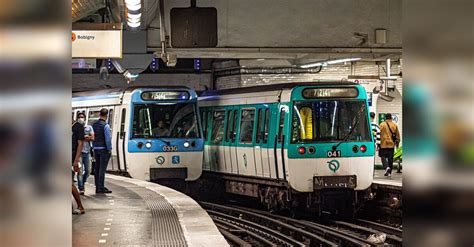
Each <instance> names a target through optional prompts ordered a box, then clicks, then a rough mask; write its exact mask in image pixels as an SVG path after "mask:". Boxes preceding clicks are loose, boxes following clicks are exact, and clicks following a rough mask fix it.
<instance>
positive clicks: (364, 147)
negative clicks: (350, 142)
mask: <svg viewBox="0 0 474 247" xmlns="http://www.w3.org/2000/svg"><path fill="white" fill-rule="evenodd" d="M359 150H360V151H361V152H362V153H365V152H367V146H365V145H362V146H360V147H359V146H357V145H354V146H352V152H354V153H357V152H359Z"/></svg>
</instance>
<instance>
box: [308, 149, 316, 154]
mask: <svg viewBox="0 0 474 247" xmlns="http://www.w3.org/2000/svg"><path fill="white" fill-rule="evenodd" d="M308 153H310V154H314V153H316V148H314V147H309V148H308Z"/></svg>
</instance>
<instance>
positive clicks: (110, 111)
mask: <svg viewBox="0 0 474 247" xmlns="http://www.w3.org/2000/svg"><path fill="white" fill-rule="evenodd" d="M108 121H109V125H110V130H112V128H113V126H114V109H109V119H108Z"/></svg>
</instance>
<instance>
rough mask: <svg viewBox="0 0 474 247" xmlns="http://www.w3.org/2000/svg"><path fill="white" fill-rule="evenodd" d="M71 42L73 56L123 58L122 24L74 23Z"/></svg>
mask: <svg viewBox="0 0 474 247" xmlns="http://www.w3.org/2000/svg"><path fill="white" fill-rule="evenodd" d="M71 42H72V57H73V58H122V24H120V23H119V24H113V23H112V24H110V23H107V24H106V23H87V24H74V25H73V27H72V35H71Z"/></svg>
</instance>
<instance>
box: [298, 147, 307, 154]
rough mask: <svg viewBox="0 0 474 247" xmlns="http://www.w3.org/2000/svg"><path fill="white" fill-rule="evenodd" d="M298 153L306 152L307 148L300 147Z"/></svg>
mask: <svg viewBox="0 0 474 247" xmlns="http://www.w3.org/2000/svg"><path fill="white" fill-rule="evenodd" d="M298 153H300V154H304V153H306V148H305V147H299V148H298Z"/></svg>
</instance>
